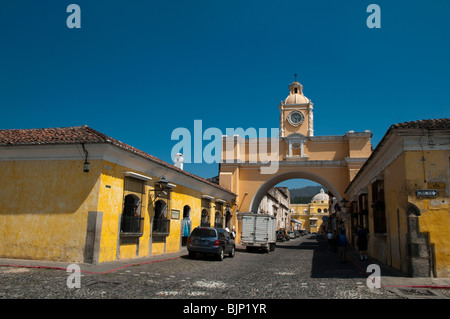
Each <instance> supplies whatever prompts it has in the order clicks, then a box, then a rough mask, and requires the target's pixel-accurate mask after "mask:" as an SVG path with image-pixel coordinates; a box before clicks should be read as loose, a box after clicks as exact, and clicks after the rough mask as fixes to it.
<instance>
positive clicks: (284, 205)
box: [258, 187, 291, 231]
mask: <svg viewBox="0 0 450 319" xmlns="http://www.w3.org/2000/svg"><path fill="white" fill-rule="evenodd" d="M290 205H291V196H290V192H289V189H288V188H287V187H272V188H271V189H270V190H269V192H268V193H267V194H266V196H264V198H263V200H262V201H261V204H260V205H259V208H258V213H259V214H268V215H270V216H274V217H275V218H276V221H277V225H276V229H285V230H286V231H290V230H291V217H290V214H289V212H290Z"/></svg>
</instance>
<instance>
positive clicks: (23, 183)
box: [0, 126, 235, 263]
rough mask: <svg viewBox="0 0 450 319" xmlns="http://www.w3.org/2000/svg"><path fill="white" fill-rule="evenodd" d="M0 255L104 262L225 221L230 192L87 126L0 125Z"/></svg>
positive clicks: (165, 248) (231, 210)
mask: <svg viewBox="0 0 450 319" xmlns="http://www.w3.org/2000/svg"><path fill="white" fill-rule="evenodd" d="M0 172H1V173H0V185H2V191H1V192H0V229H1V232H0V257H6V258H21V259H39V260H53V261H70V262H89V263H97V262H105V261H113V260H117V259H126V258H136V257H145V256H151V255H159V254H164V253H171V252H178V251H180V249H181V247H182V245H183V239H185V235H186V234H189V231H190V230H191V229H193V228H194V227H196V226H199V225H210V226H218V225H219V226H225V225H227V226H229V227H231V226H232V225H233V224H232V222H233V220H234V219H235V216H234V215H235V205H234V201H235V195H234V194H233V193H232V192H230V191H228V190H226V189H224V188H222V187H220V186H219V185H217V184H214V183H212V182H210V181H208V180H205V179H203V178H200V177H198V176H196V175H193V174H190V173H188V172H186V171H184V170H183V169H182V168H181V167H176V166H174V165H171V164H168V163H166V162H163V161H161V160H160V159H158V158H156V157H154V156H151V155H149V154H147V153H145V152H142V151H140V150H138V149H136V148H134V147H132V146H130V145H127V144H124V143H122V142H120V141H118V140H116V139H114V138H112V137H109V136H106V135H104V134H102V133H100V132H98V131H96V130H94V129H92V128H90V127H87V126H78V127H68V128H53V129H28V130H0Z"/></svg>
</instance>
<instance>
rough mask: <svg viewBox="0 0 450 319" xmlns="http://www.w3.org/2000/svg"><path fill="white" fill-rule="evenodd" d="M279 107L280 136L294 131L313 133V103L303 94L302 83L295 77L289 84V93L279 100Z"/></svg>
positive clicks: (311, 134) (306, 133) (310, 134)
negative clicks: (282, 99)
mask: <svg viewBox="0 0 450 319" xmlns="http://www.w3.org/2000/svg"><path fill="white" fill-rule="evenodd" d="M296 78H297V75H296ZM279 109H280V136H281V137H287V136H289V135H291V134H294V133H298V134H301V135H303V136H313V135H314V127H313V103H312V102H311V100H310V99H308V98H307V97H306V96H304V95H303V85H302V84H301V83H300V82H298V81H297V79H295V81H294V82H292V83H291V84H290V85H289V95H288V96H287V98H286V99H285V100H284V101H281V103H280V105H279Z"/></svg>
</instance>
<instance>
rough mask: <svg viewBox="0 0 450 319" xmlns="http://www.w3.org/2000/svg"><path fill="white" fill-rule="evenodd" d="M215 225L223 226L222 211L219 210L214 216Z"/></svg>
mask: <svg viewBox="0 0 450 319" xmlns="http://www.w3.org/2000/svg"><path fill="white" fill-rule="evenodd" d="M214 227H215V228H223V218H222V214H221V212H217V211H216V214H215V216H214Z"/></svg>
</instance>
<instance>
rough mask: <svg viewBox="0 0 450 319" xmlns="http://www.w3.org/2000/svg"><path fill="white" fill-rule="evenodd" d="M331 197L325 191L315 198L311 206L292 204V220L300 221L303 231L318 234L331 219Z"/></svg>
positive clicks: (321, 191)
mask: <svg viewBox="0 0 450 319" xmlns="http://www.w3.org/2000/svg"><path fill="white" fill-rule="evenodd" d="M329 206H330V196H329V195H328V194H327V193H325V191H324V190H323V189H321V190H320V193H318V194H316V195H314V196H313V198H312V199H311V202H310V203H309V204H291V214H290V215H291V220H295V221H299V222H300V223H301V229H304V230H307V231H308V232H310V233H313V232H316V233H318V232H319V231H320V229H321V226H322V223H323V221H324V220H326V219H327V218H328V217H329V209H330V208H329Z"/></svg>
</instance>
